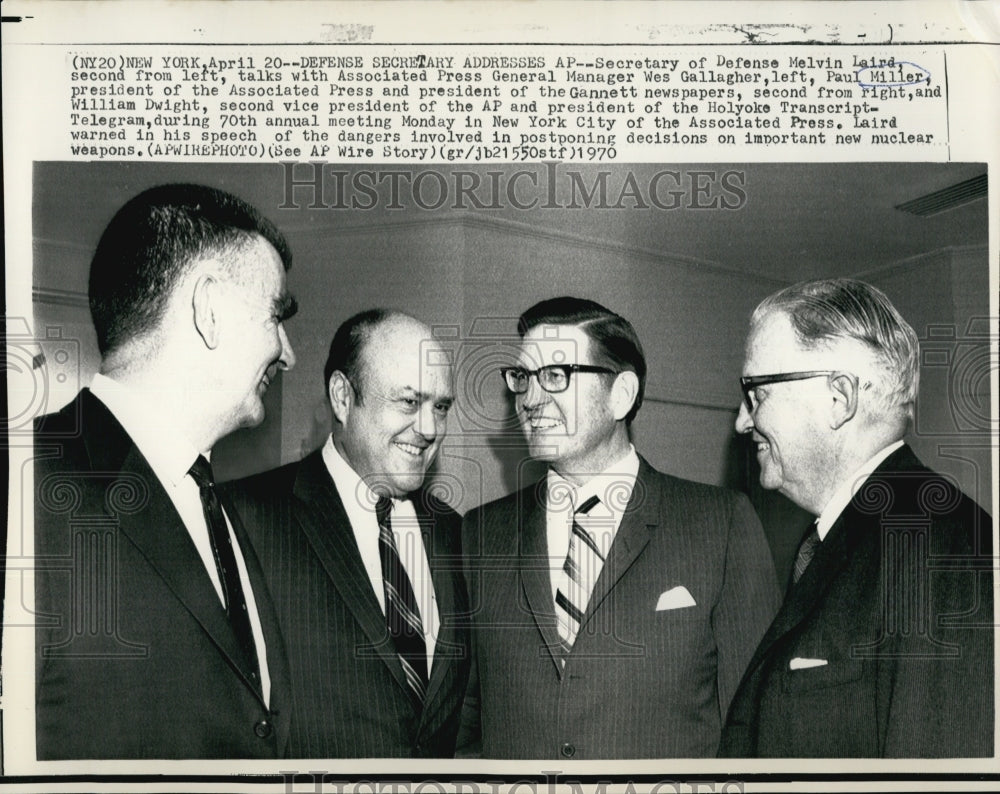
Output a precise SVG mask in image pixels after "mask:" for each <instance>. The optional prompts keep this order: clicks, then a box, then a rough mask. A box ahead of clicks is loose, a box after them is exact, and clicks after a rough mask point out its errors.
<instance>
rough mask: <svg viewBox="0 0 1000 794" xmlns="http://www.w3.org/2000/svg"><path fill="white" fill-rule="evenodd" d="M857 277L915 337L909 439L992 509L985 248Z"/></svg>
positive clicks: (948, 252)
mask: <svg viewBox="0 0 1000 794" xmlns="http://www.w3.org/2000/svg"><path fill="white" fill-rule="evenodd" d="M859 277H860V278H864V279H865V280H866V281H869V282H871V283H872V284H874V285H876V286H877V287H879V288H880V289H882V290H884V291H885V293H886V294H887V295H888V296H889V299H890V300H891V301H892V302H893V303H894V304H895V306H896V308H897V309H899V311H900V313H901V314H902V315H903V317H905V318H906V320H907V321H908V322H909V323H910V324H911V325H912V326H913V329H914V330H915V331H916V333H917V336H918V337H919V338H920V346H921V367H920V393H919V396H918V399H917V407H916V416H915V421H914V426H913V429H912V431H911V432H910V433H909V435H908V436H907V441H908V442H909V443H910V444H911V445H912V446H913V448H914V450H915V451H916V453H917V454H918V455H919V456H920V458H921V459H922V460H923V461H924V462H925V463H926V464H927V465H928V466H930V467H931V468H933V469H937V470H938V471H942V472H944V473H947V474H949V475H951V476H952V477H954V478H955V480H956V482H957V483H958V485H959V487H961V488H962V490H964V491H965V492H966V493H967V494H969V495H970V496H972V497H973V498H974V499H975V500H976V501H977V502H979V503H980V504H981V505H982V506H983V507H984V508H986V510H987V511H991V512H992V502H993V499H992V497H993V477H992V476H991V467H990V456H991V450H992V444H991V429H992V431H993V433H994V434H995V432H996V417H995V416H993V411H992V408H991V406H990V382H991V374H992V373H994V372H995V371H996V368H997V362H996V359H995V358H991V354H990V348H989V340H990V334H991V328H990V325H991V324H990V321H989V251H988V249H987V247H986V246H985V245H984V246H967V247H962V248H946V249H941V250H939V251H933V252H930V253H927V254H925V255H923V256H919V257H914V258H911V259H907V260H905V261H903V262H900V263H898V264H896V265H893V266H891V267H888V268H881V269H879V270H876V271H869V272H866V273H862V274H860V275H859ZM993 327H994V329H995V320H994V322H993ZM992 333H994V334H995V330H994V331H992Z"/></svg>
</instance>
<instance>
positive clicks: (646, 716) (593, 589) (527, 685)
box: [460, 297, 779, 759]
mask: <svg viewBox="0 0 1000 794" xmlns="http://www.w3.org/2000/svg"><path fill="white" fill-rule="evenodd" d="M518 330H519V333H520V335H521V346H520V353H519V359H518V363H517V365H516V366H513V367H508V368H506V369H504V370H503V377H504V382H505V383H506V386H507V388H508V390H509V391H510V392H512V393H513V399H514V405H515V408H516V412H517V417H518V420H519V422H520V425H521V429H522V431H523V433H524V437H525V440H526V442H527V446H528V451H529V453H530V455H531V457H532V458H534V459H535V460H540V461H544V462H545V463H547V464H548V467H549V468H548V473H547V475H546V476H545V478H543V479H542V480H541V481H540V482H538V483H533V484H531V485H529V486H528V487H526V488H524V489H522V490H520V491H518V492H516V493H514V494H511V495H510V496H508V497H506V498H504V499H500V500H499V501H496V502H493V503H491V504H488V505H485V506H483V507H481V508H478V509H476V510H473V511H472V512H471V513H470V514H469V515H468V516H466V519H465V522H464V525H463V543H464V545H463V552H464V554H465V555H466V561H467V575H468V586H469V590H470V608H471V610H472V618H473V636H474V640H473V645H474V654H473V656H474V659H473V662H474V670H475V672H474V680H473V683H472V685H471V686H470V694H469V697H468V698H467V700H466V708H465V710H464V713H463V730H462V733H461V737H460V743H461V746H462V750H463V752H464V753H472V752H474V751H475V749H477V748H475V743H476V740H477V739H479V740H481V747H480V748H478V749H479V750H480V752H481V754H482V756H484V757H487V758H550V759H588V758H649V757H659V758H664V757H675V758H676V757H704V756H712V755H714V754H715V752H716V750H717V747H718V742H719V735H720V731H721V728H722V722H723V719H724V717H725V713H726V707H727V705H728V703H729V700H730V698H731V696H732V693H733V692H734V690H735V687H736V684H737V682H738V681H739V678H740V675H741V674H742V672H743V669H744V667H745V665H746V662H747V661H748V659H749V657H750V654H751V653H752V652H753V648H754V647H755V646H756V644H757V641H758V640H759V639H760V637H761V636H762V635H763V632H764V630H765V629H766V627H767V624H768V623H769V622H770V620H771V618H772V616H773V615H774V613H775V611H776V610H777V606H778V600H779V596H778V590H777V584H776V581H775V577H774V569H773V565H772V561H771V556H770V552H769V551H768V547H767V544H766V541H765V539H764V535H763V532H762V530H761V527H760V524H759V522H758V520H757V517H756V516H755V514H754V512H753V510H752V508H751V507H750V504H749V502H748V501H747V500H746V498H744V497H743V496H740V495H738V494H735V493H730V492H727V491H724V490H722V489H719V488H714V487H710V486H706V485H699V484H696V483H692V482H687V481H684V480H679V479H676V478H674V477H669V476H667V475H665V474H661V473H660V472H658V471H656V470H654V469H653V468H652V467H651V466H650V465H649V464H648V463H647V462H646V461H644V460H643V459H642V458H640V457H639V456H638V454H637V453H636V451H635V448H634V447H633V446H632V444H631V441H630V437H629V426H630V424H631V422H632V420H633V419H634V418H635V416H636V414H637V413H638V411H639V408H640V406H641V404H642V398H643V389H644V386H645V380H646V361H645V357H644V354H643V351H642V345H641V344H640V342H639V339H638V337H637V336H636V333H635V330H634V329H633V328H632V326H631V324H630V323H629V322H628V321H627V320H625V319H624V318H622V317H620V316H619V315H617V314H614V313H613V312H611V311H609V310H608V309H606V308H604V307H603V306H601V305H599V304H597V303H594V302H593V301H589V300H581V299H578V298H568V297H567V298H555V299H552V300H547V301H543V302H541V303H539V304H537V305H535V306H533V307H532V308H530V309H528V311H526V312H525V313H524V314H523V315H522V316H521V318H520V320H519V324H518Z"/></svg>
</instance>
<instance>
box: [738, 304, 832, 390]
mask: <svg viewBox="0 0 1000 794" xmlns="http://www.w3.org/2000/svg"><path fill="white" fill-rule="evenodd" d="M828 356H829V351H828V350H825V349H823V348H819V349H816V348H813V349H810V348H806V347H804V346H803V345H802V344H801V343H800V342H799V339H798V336H797V335H796V332H795V329H794V327H793V326H792V322H791V320H790V318H789V317H788V315H786V314H785V313H784V312H779V311H774V312H771V313H770V314H766V315H764V317H762V318H761V319H760V320H759V321H758V322H756V323H754V325H753V327H752V328H751V329H750V334H749V336H748V337H747V344H746V350H745V356H744V367H743V374H744V375H772V374H776V373H779V372H796V371H802V370H808V369H818V368H820V367H819V366H818V363H822V360H823V359H825V358H827V357H828Z"/></svg>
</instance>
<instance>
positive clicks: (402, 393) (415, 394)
mask: <svg viewBox="0 0 1000 794" xmlns="http://www.w3.org/2000/svg"><path fill="white" fill-rule="evenodd" d="M410 397H412V398H413V399H415V400H419V401H420V402H426V401H427V400H430V399H432V397H433V395H430V394H428V393H427V392H423V391H417V390H416V389H414V388H413V387H412V386H404V387H403V388H402V389H400V390H399V391H398V392H397V394H396V395H395V398H396V399H397V400H403V399H408V398H410ZM434 402H436V403H444V404H445V405H454V403H455V398H454V397H442V398H441V399H439V400H434Z"/></svg>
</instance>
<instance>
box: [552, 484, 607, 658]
mask: <svg viewBox="0 0 1000 794" xmlns="http://www.w3.org/2000/svg"><path fill="white" fill-rule="evenodd" d="M599 501H600V500H599V499H598V498H597V497H596V496H591V497H590V498H589V499H588V500H587V501H586V502H584V503H583V504H582V505H580V506H579V507H578V508H577V509H576V511H575V512H574V513H573V528H572V530H571V531H570V536H569V552H568V553H567V554H566V561H565V562H564V563H563V571H564V572H565V573H566V576H567V577H568V578H569V585H568V586H567V588H566V592H563V591H562V589H559V590H556V607H557V608H556V618H557V620H558V623H559V625H558V628H559V637H560V639H561V640H562V647H563V653H564V654H568V653H569V652H570V650H571V649H572V647H573V643H574V642H575V641H576V635H577V632H579V631H580V624H581V623H583V616H584V615H585V614H586V612H587V602H588V601H590V594H591V592H593V590H594V583H595V582H596V581H597V577H598V576H600V574H601V568H603V567H604V555H603V554H601V550H600V549H599V548H598V547H597V543H596V542H595V541H594V538H593V536H591V534H590V533H589V532H588V531H587V530H586V529H584V528H583V527H582V526H581V525H580V522H579V521H577V520H576V517H577V516H578V515H586V514H587V513H589V512H590V511H591V510H593V508H594V505H596V504H597V503H598V502H599Z"/></svg>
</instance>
